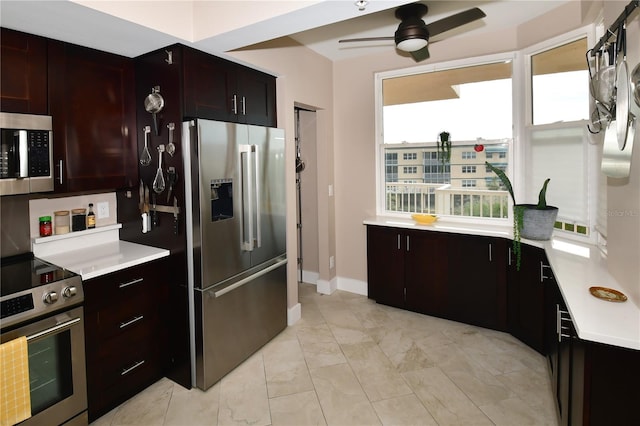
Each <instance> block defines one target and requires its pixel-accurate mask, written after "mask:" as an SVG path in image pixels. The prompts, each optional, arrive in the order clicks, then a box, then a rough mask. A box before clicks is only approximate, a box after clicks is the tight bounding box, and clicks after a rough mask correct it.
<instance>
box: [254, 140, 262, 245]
mask: <svg viewBox="0 0 640 426" xmlns="http://www.w3.org/2000/svg"><path fill="white" fill-rule="evenodd" d="M253 152H254V154H253V157H254V160H255V163H254V165H255V169H254V171H255V192H256V206H255V218H256V247H258V248H259V247H262V228H261V224H260V215H261V211H260V197H261V195H262V194H261V193H260V173H259V172H260V161H259V159H260V157H259V155H258V145H253Z"/></svg>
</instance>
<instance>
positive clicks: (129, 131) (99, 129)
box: [48, 41, 138, 192]
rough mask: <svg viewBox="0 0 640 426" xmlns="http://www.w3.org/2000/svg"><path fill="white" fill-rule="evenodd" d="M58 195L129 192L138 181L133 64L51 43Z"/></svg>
mask: <svg viewBox="0 0 640 426" xmlns="http://www.w3.org/2000/svg"><path fill="white" fill-rule="evenodd" d="M48 52H49V61H48V63H49V71H48V78H49V111H50V114H51V115H52V117H53V135H54V166H55V191H56V192H78V191H95V190H113V189H118V188H124V187H131V186H133V185H134V184H135V183H137V181H138V167H137V163H138V156H137V150H136V143H137V141H136V131H135V126H136V110H135V73H134V64H133V60H132V59H130V58H126V57H123V56H119V55H114V54H110V53H106V52H101V51H97V50H93V49H89V48H85V47H81V46H77V45H73V44H68V43H62V42H57V41H49V48H48Z"/></svg>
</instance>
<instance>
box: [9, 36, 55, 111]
mask: <svg viewBox="0 0 640 426" xmlns="http://www.w3.org/2000/svg"><path fill="white" fill-rule="evenodd" d="M0 31H1V32H0V47H1V49H0V57H1V58H2V60H0V78H1V81H0V110H1V111H3V112H18V113H24V114H42V115H46V114H47V113H48V110H47V40H46V39H45V38H42V37H38V36H34V35H31V34H26V33H22V32H19V31H14V30H9V29H7V28H1V29H0Z"/></svg>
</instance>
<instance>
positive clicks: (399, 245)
mask: <svg viewBox="0 0 640 426" xmlns="http://www.w3.org/2000/svg"><path fill="white" fill-rule="evenodd" d="M398 250H400V234H398Z"/></svg>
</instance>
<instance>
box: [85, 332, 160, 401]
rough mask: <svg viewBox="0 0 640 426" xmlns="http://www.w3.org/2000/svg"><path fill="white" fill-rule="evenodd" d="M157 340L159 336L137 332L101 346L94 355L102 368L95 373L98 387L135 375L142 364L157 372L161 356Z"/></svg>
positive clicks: (104, 386)
mask: <svg viewBox="0 0 640 426" xmlns="http://www.w3.org/2000/svg"><path fill="white" fill-rule="evenodd" d="M158 339H159V336H153V335H151V336H149V335H147V334H146V333H144V331H142V330H139V331H136V332H131V333H128V334H127V335H125V336H122V338H118V339H113V340H111V341H109V342H108V343H107V344H105V345H104V346H101V347H100V349H99V350H98V353H97V354H96V355H97V359H99V360H100V365H101V366H102V367H101V368H100V369H99V370H98V371H97V373H98V383H99V384H100V387H102V388H106V387H108V386H111V385H113V384H115V383H117V382H118V381H119V380H121V379H122V378H124V377H125V376H129V375H135V374H137V373H136V370H139V369H142V367H143V364H147V366H150V365H151V366H156V368H155V369H156V370H157V366H158V365H159V364H160V361H159V360H160V356H161V354H160V353H158V346H159V345H158V343H159V342H158ZM145 368H146V367H145Z"/></svg>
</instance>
